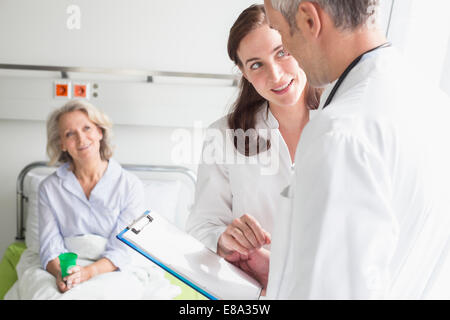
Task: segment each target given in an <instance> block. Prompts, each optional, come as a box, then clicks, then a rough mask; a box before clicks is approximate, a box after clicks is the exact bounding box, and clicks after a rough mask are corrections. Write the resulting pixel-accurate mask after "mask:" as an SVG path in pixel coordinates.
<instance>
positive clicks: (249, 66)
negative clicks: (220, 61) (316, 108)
mask: <svg viewBox="0 0 450 320" xmlns="http://www.w3.org/2000/svg"><path fill="white" fill-rule="evenodd" d="M237 53H238V57H239V60H240V61H241V62H242V66H241V67H240V68H241V71H242V73H243V75H244V77H245V78H246V79H247V80H248V81H249V82H250V83H251V84H252V85H253V87H254V88H255V90H256V91H257V92H258V93H259V94H260V95H261V96H262V97H263V98H265V99H266V100H268V101H269V102H270V103H272V104H276V105H279V106H292V105H295V104H296V103H298V101H299V100H300V98H301V95H302V92H303V89H304V88H305V85H306V75H305V73H304V72H303V70H302V69H300V67H299V66H298V64H297V61H296V60H295V59H294V58H293V57H292V56H291V55H290V54H289V53H288V52H287V51H286V50H284V48H283V45H282V42H281V36H280V34H279V33H278V32H277V31H276V30H273V29H271V28H270V27H269V26H268V25H267V24H263V25H262V26H260V27H258V28H256V29H254V30H253V31H251V32H250V33H249V34H248V35H247V36H245V37H244V38H243V39H242V41H241V43H240V44H239V49H238V51H237Z"/></svg>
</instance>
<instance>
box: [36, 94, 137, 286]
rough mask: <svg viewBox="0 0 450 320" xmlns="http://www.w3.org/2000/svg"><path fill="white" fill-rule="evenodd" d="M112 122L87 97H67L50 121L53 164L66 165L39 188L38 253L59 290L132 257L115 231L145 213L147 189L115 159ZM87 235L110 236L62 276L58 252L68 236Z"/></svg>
mask: <svg viewBox="0 0 450 320" xmlns="http://www.w3.org/2000/svg"><path fill="white" fill-rule="evenodd" d="M111 126H112V125H111V123H110V121H109V119H108V118H107V116H106V115H105V114H103V113H102V112H100V111H99V110H98V109H96V108H95V107H94V106H92V105H91V104H89V103H87V102H83V101H70V102H68V103H67V104H66V105H64V106H63V107H61V108H60V109H58V110H55V111H54V112H53V113H52V114H51V115H50V117H49V119H48V122H47V138H48V141H47V153H48V155H49V157H50V163H51V164H55V163H61V164H62V165H61V166H60V167H59V168H58V169H57V170H56V172H55V173H53V174H52V175H50V176H49V177H48V178H47V179H45V180H44V181H43V182H42V183H41V185H40V187H39V232H40V258H41V263H42V267H43V268H44V269H45V270H47V271H48V272H49V273H51V274H52V275H53V276H54V277H55V278H56V285H57V287H58V289H59V291H60V292H66V291H68V290H70V289H71V288H72V287H73V286H75V285H77V284H79V283H82V282H84V281H87V280H89V279H91V278H92V277H94V276H96V275H99V274H102V273H107V272H112V271H116V270H119V269H121V268H123V267H124V266H125V265H126V264H127V263H128V261H129V256H128V254H129V251H128V250H129V249H127V247H126V246H125V245H123V244H122V243H120V241H119V240H117V239H116V235H117V234H118V233H119V232H120V231H121V230H122V229H123V228H124V227H125V226H126V225H127V224H128V223H130V222H131V221H133V220H134V219H135V218H136V217H137V216H138V215H140V214H142V212H143V209H144V208H143V204H144V201H143V198H144V189H143V185H142V183H141V182H140V180H139V179H138V178H137V177H135V176H134V175H132V174H131V173H129V172H127V171H125V170H124V169H122V167H121V166H120V165H119V164H118V163H117V162H116V161H115V160H114V159H112V158H111V156H112V149H111V146H110V141H109V139H110V135H111ZM88 234H94V235H98V236H101V237H104V238H106V239H107V242H106V246H105V250H104V252H103V253H102V254H101V257H100V259H98V260H97V261H95V262H93V263H91V264H89V265H86V266H76V267H73V268H72V269H70V270H69V275H68V276H67V277H65V278H64V279H63V278H62V277H61V269H60V266H59V258H58V256H59V255H60V254H61V253H64V252H67V251H68V249H67V248H66V246H65V241H64V240H65V239H66V238H68V237H75V236H80V235H88Z"/></svg>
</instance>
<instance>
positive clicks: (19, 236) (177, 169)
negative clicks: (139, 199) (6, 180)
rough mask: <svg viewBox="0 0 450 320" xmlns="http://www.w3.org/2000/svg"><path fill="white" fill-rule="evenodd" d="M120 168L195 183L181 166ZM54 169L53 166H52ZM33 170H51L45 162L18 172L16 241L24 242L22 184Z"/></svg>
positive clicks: (193, 177)
mask: <svg viewBox="0 0 450 320" xmlns="http://www.w3.org/2000/svg"><path fill="white" fill-rule="evenodd" d="M121 166H122V168H124V169H126V170H129V171H140V172H162V173H180V174H183V175H185V176H187V177H188V178H189V180H190V181H191V182H192V183H193V185H194V187H195V184H196V181H197V176H196V174H195V173H194V171H192V170H191V169H189V168H186V167H181V166H159V165H137V164H121ZM53 167H54V166H53ZM35 168H52V166H49V165H48V164H47V162H45V161H37V162H32V163H30V164H29V165H27V166H25V167H24V168H23V169H22V171H20V173H19V176H18V177H17V183H16V201H17V203H16V220H17V230H16V240H19V241H23V240H25V225H24V205H25V201H27V200H28V198H27V196H26V195H25V194H24V192H23V184H24V180H25V177H26V175H27V174H28V172H30V171H31V170H33V169H35ZM54 168H56V167H54Z"/></svg>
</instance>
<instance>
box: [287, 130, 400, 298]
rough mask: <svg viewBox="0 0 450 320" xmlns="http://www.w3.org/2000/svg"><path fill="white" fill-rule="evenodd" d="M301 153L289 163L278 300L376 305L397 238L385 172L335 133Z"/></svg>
mask: <svg viewBox="0 0 450 320" xmlns="http://www.w3.org/2000/svg"><path fill="white" fill-rule="evenodd" d="M300 150H301V149H300ZM300 152H301V151H300ZM304 152H305V154H304V155H301V156H299V161H298V163H296V176H295V179H296V180H295V183H296V185H295V189H294V198H293V211H292V218H291V219H292V220H291V221H292V223H291V226H290V227H289V228H290V237H289V238H290V239H291V241H290V243H289V244H288V245H289V246H290V249H289V251H288V252H289V257H288V258H287V259H288V261H290V262H291V263H290V264H289V263H288V267H287V269H286V270H288V272H289V274H290V275H291V276H289V277H286V279H285V280H286V281H289V284H286V283H285V290H284V298H288V299H379V298H383V297H384V296H385V293H386V291H387V290H388V288H389V285H390V278H391V274H390V270H389V264H390V259H391V257H392V255H393V251H394V250H395V247H396V243H397V238H398V223H397V221H396V218H395V216H394V214H393V209H392V207H391V202H390V199H391V196H390V190H391V181H390V178H389V175H388V174H387V172H386V169H385V165H383V162H382V161H381V159H380V157H379V155H378V153H377V152H373V150H371V148H370V147H369V146H368V145H367V143H363V142H361V141H360V140H358V139H357V138H355V137H354V136H352V135H351V134H348V133H342V132H331V133H328V134H326V135H324V136H322V137H320V138H318V139H316V141H314V143H313V144H311V147H310V148H309V150H304ZM282 298H283V297H282Z"/></svg>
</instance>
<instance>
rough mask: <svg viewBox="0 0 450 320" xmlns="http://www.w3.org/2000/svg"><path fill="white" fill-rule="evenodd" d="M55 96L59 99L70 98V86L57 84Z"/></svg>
mask: <svg viewBox="0 0 450 320" xmlns="http://www.w3.org/2000/svg"><path fill="white" fill-rule="evenodd" d="M55 89H56V92H55V95H56V96H57V97H68V96H69V85H68V84H57V85H56V88H55Z"/></svg>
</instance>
